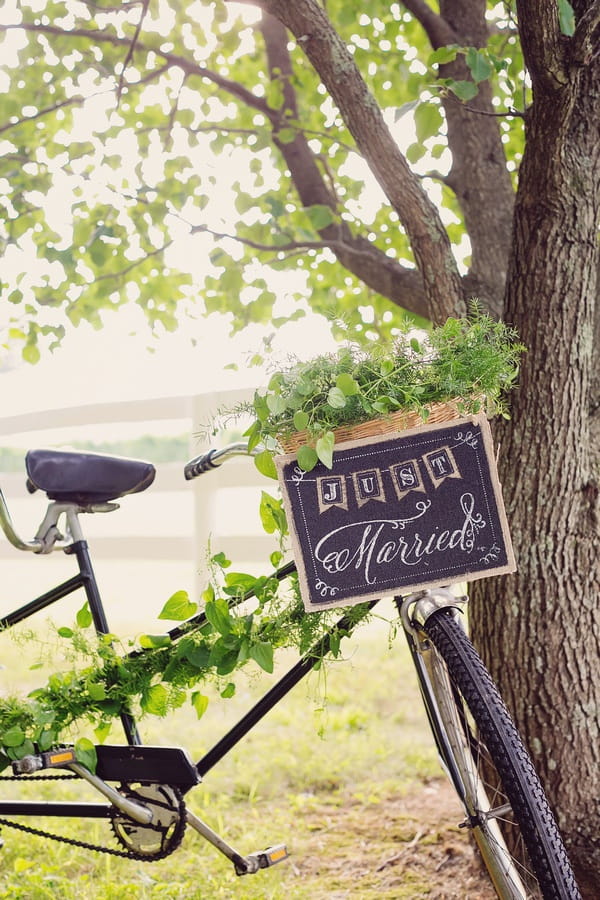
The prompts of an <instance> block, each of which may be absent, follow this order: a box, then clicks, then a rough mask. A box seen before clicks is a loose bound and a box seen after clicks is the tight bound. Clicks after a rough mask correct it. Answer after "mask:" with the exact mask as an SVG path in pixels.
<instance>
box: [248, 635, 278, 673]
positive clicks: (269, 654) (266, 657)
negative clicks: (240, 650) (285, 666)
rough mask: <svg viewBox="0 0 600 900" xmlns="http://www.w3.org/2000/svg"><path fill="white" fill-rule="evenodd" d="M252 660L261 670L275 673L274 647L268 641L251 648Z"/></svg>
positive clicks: (253, 645)
mask: <svg viewBox="0 0 600 900" xmlns="http://www.w3.org/2000/svg"><path fill="white" fill-rule="evenodd" d="M250 656H251V658H252V659H253V660H254V661H255V662H257V663H258V665H259V666H260V667H261V669H264V671H265V672H268V673H269V674H271V673H272V672H273V646H272V644H269V643H267V641H259V642H258V643H257V644H252V646H251V647H250Z"/></svg>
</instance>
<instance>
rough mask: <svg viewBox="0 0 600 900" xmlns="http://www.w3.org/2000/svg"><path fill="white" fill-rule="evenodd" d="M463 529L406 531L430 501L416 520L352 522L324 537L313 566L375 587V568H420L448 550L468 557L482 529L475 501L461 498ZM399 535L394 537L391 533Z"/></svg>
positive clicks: (417, 505)
mask: <svg viewBox="0 0 600 900" xmlns="http://www.w3.org/2000/svg"><path fill="white" fill-rule="evenodd" d="M459 503H460V512H461V514H462V524H461V525H460V527H459V528H456V529H455V530H454V531H449V530H448V529H447V528H445V529H442V528H441V526H439V525H435V526H433V529H432V530H431V531H429V532H428V531H426V530H423V529H422V530H421V531H413V530H412V529H411V528H408V527H407V526H409V525H410V524H411V523H416V522H418V521H419V520H420V519H423V517H424V516H425V515H426V513H427V511H428V509H429V508H430V506H431V501H430V500H425V501H419V502H418V503H415V514H414V515H413V516H409V517H406V518H402V519H376V520H374V521H370V522H365V521H363V522H351V523H349V524H347V525H342V526H340V527H339V528H335V529H333V531H330V532H328V533H327V534H325V535H324V536H323V537H322V538H321V540H320V541H319V542H318V544H317V546H316V547H315V560H316V561H318V562H319V563H320V564H321V565H322V567H323V569H324V570H325V571H326V572H328V573H329V574H333V575H335V574H338V573H341V572H345V571H347V570H351V571H355V572H356V573H358V577H359V578H361V579H362V580H363V582H364V583H365V584H368V585H372V584H375V582H376V581H377V569H378V567H382V566H387V565H390V564H391V563H393V562H396V563H397V564H399V565H401V566H406V567H413V566H418V565H419V564H420V563H422V562H424V561H425V560H426V559H427V558H430V557H434V556H435V555H436V554H441V553H444V551H446V550H460V551H462V553H465V554H467V555H469V554H471V553H472V552H473V550H474V548H475V539H476V536H477V533H478V532H479V531H481V530H482V529H483V528H485V527H486V524H487V523H486V521H485V519H484V518H483V516H482V515H481V513H479V512H477V511H476V510H475V498H474V496H473V494H471V493H468V492H467V493H464V494H462V496H461V498H460V501H459ZM399 531H400V532H403V533H402V534H400V535H398V534H393V532H399Z"/></svg>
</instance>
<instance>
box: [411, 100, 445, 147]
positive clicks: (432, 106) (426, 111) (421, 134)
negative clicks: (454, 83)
mask: <svg viewBox="0 0 600 900" xmlns="http://www.w3.org/2000/svg"><path fill="white" fill-rule="evenodd" d="M414 116H415V130H416V133H417V140H418V141H419V143H421V144H423V143H424V142H425V141H426V140H427V138H430V137H433V135H434V134H437V133H438V131H439V130H440V128H441V127H442V124H443V121H444V119H443V116H442V114H441V112H440V107H439V103H433V102H432V103H419V105H418V106H417V108H416V109H415V113H414Z"/></svg>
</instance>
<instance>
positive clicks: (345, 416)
mask: <svg viewBox="0 0 600 900" xmlns="http://www.w3.org/2000/svg"><path fill="white" fill-rule="evenodd" d="M523 350H524V348H523V346H522V345H521V344H520V343H519V342H518V339H517V335H516V334H515V332H514V331H513V330H512V329H511V328H509V327H507V326H506V325H504V324H503V323H501V322H497V321H494V320H493V319H492V318H491V317H490V316H488V315H484V314H482V313H481V311H480V309H479V307H478V306H477V305H476V304H474V305H473V306H472V314H471V316H470V317H469V318H466V319H452V318H451V319H448V321H447V322H446V323H445V324H444V325H442V326H440V327H437V328H432V329H431V330H430V331H429V332H428V333H427V335H425V336H423V337H421V338H420V339H417V337H415V336H411V333H410V332H408V333H406V334H405V335H403V336H402V337H401V338H399V339H397V340H396V341H395V342H394V343H392V344H390V345H389V346H384V345H382V344H380V343H374V344H372V345H371V347H369V348H367V349H365V348H359V347H358V346H356V345H346V346H344V347H343V348H342V349H341V350H339V351H338V352H337V353H335V354H329V355H325V356H319V357H317V358H315V359H313V360H310V361H308V362H297V363H293V364H292V365H291V366H289V367H288V368H286V369H283V370H282V371H278V372H276V373H274V374H273V375H272V376H271V379H270V381H269V384H268V387H267V389H266V391H264V392H261V391H257V392H256V393H255V396H254V400H253V401H252V403H251V404H250V405H249V407H248V406H247V407H245V409H246V411H248V412H250V414H251V415H252V416H253V422H252V424H251V425H250V428H249V430H248V436H249V439H250V444H251V446H256V445H257V444H258V443H259V442H260V441H263V442H265V444H266V445H267V446H268V447H272V446H273V442H276V444H277V446H280V444H279V441H280V440H281V438H283V437H286V436H289V435H290V434H292V433H294V432H302V433H305V435H304V437H305V440H304V446H302V447H301V448H300V450H299V452H298V464H299V466H300V467H301V468H303V469H305V470H307V471H310V469H312V468H313V467H314V466H315V465H316V463H317V461H318V460H320V461H321V462H322V463H323V464H324V465H326V466H328V467H329V468H331V465H332V454H333V448H334V445H335V433H334V432H335V429H336V428H340V427H342V426H347V425H356V424H358V423H360V422H366V421H368V420H369V419H375V418H380V417H382V416H386V415H389V414H390V413H394V412H397V411H400V410H414V411H416V412H418V413H420V415H421V416H422V418H423V420H426V419H427V415H428V407H429V406H430V405H431V404H433V403H439V402H443V401H448V400H457V401H459V404H460V405H461V407H462V409H464V411H465V412H476V411H478V410H479V409H481V408H482V407H484V408H485V409H486V411H487V413H488V415H495V414H498V413H500V414H502V415H507V412H506V406H505V403H504V397H505V394H506V392H507V391H508V390H509V389H510V388H511V387H512V386H513V384H514V382H515V380H516V378H517V374H518V364H519V358H520V355H521V353H522V352H523ZM269 452H270V451H269V450H268V449H264V450H262V451H261V452H260V454H259V455H258V457H257V460H258V463H257V464H258V467H259V469H260V471H261V472H263V473H264V474H269V471H268V468H269V467H268V466H267V463H266V460H267V459H268V456H269ZM271 474H273V477H274V465H273V472H272V473H271Z"/></svg>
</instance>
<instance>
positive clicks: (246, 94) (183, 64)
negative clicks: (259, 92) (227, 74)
mask: <svg viewBox="0 0 600 900" xmlns="http://www.w3.org/2000/svg"><path fill="white" fill-rule="evenodd" d="M15 28H20V29H22V30H24V31H29V32H33V33H38V34H55V35H58V36H60V37H82V38H87V39H88V40H89V41H90V43H91V44H111V45H112V46H113V47H123V46H125V45H129V41H128V40H127V39H126V38H122V37H119V36H118V35H116V34H113V33H111V32H109V31H98V30H94V29H91V28H73V29H71V30H69V31H66V30H65V29H64V28H58V27H57V26H56V25H46V24H44V23H38V22H21V23H20V24H19V25H0V33H2V32H3V31H9V30H11V29H15ZM136 46H137V48H138V49H139V50H140V51H141V52H143V53H148V52H150V51H152V52H153V53H154V54H155V55H156V56H158V57H160V58H161V59H164V61H165V62H166V63H167V64H168V65H169V66H177V67H178V68H180V69H182V70H183V71H184V72H185V73H186V74H188V75H196V76H198V77H200V78H207V79H208V80H209V81H212V82H213V83H214V84H216V85H217V86H218V87H221V88H223V89H224V90H226V91H227V92H228V93H229V94H231V95H232V96H234V97H236V98H237V99H238V100H241V101H242V102H243V103H246V104H247V105H248V106H251V107H253V108H254V109H257V110H259V111H260V112H262V113H264V114H265V115H267V116H268V115H269V112H270V110H269V107H268V105H267V103H266V102H265V101H264V100H263V99H262V98H260V97H257V96H256V95H255V94H253V93H252V92H251V91H248V90H247V89H246V88H244V87H243V86H242V85H241V84H238V83H237V82H236V81H231V80H230V79H228V78H224V77H223V76H222V75H219V74H218V73H217V72H212V71H211V70H210V69H207V68H206V67H205V66H201V65H199V64H198V63H195V62H190V60H189V59H187V57H185V56H180V55H179V54H177V53H169V52H167V51H165V50H162V49H161V48H160V46H157V47H153V46H150V45H148V44H143V43H140V42H139V41H138V43H137V44H136ZM160 71H161V72H162V71H164V68H161V69H160Z"/></svg>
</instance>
